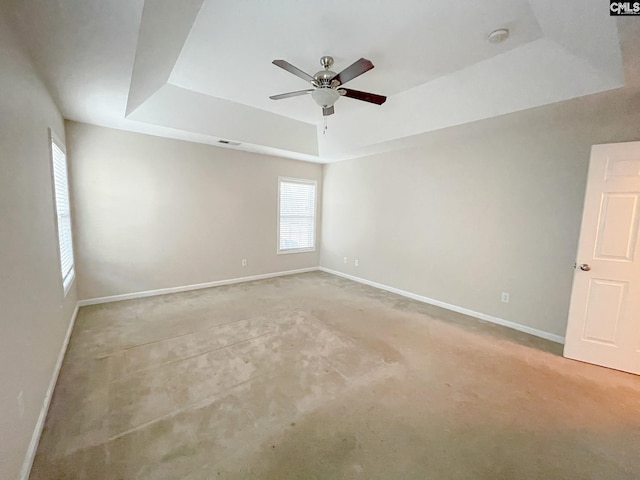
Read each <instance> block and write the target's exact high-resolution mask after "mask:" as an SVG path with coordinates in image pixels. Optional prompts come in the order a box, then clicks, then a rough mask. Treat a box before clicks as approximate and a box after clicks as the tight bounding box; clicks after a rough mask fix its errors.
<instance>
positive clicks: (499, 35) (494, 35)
mask: <svg viewBox="0 0 640 480" xmlns="http://www.w3.org/2000/svg"><path fill="white" fill-rule="evenodd" d="M507 38H509V30H507V29H506V28H499V29H498V30H494V31H493V32H491V33H490V34H489V36H488V37H487V40H489V43H502V42H504V41H505V40H506V39H507Z"/></svg>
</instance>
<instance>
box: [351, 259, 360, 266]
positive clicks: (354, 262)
mask: <svg viewBox="0 0 640 480" xmlns="http://www.w3.org/2000/svg"><path fill="white" fill-rule="evenodd" d="M353 265H354V266H355V267H357V266H358V265H360V262H358V259H357V258H356V259H355V260H354V261H353Z"/></svg>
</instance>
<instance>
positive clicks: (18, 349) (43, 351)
mask: <svg viewBox="0 0 640 480" xmlns="http://www.w3.org/2000/svg"><path fill="white" fill-rule="evenodd" d="M49 128H52V129H53V131H54V132H55V133H56V134H57V136H58V137H60V138H63V139H64V134H65V132H64V124H63V120H62V117H61V115H60V113H59V112H58V109H57V108H56V106H55V104H54V102H53V101H52V100H51V97H50V96H49V94H48V92H47V89H46V88H45V86H44V85H43V84H42V82H40V80H39V79H38V77H37V75H36V73H35V71H34V69H33V67H32V65H31V63H30V61H29V59H28V57H27V56H26V55H25V54H24V52H23V51H22V50H21V48H20V46H19V44H18V42H17V41H16V39H15V37H14V36H13V34H12V33H11V30H10V26H9V25H8V22H6V21H5V18H4V17H3V16H2V15H1V12H0V152H1V153H0V477H2V478H6V479H15V478H19V475H20V469H21V467H22V464H23V461H24V459H25V455H26V454H27V449H28V446H29V442H30V441H31V437H32V435H33V432H34V428H35V427H36V423H37V420H38V416H39V414H40V411H41V409H42V407H43V402H44V399H45V394H46V391H47V388H48V387H49V382H50V380H51V377H52V374H53V372H54V368H55V365H56V361H57V358H58V355H59V353H60V349H61V346H62V344H63V340H64V337H65V333H66V331H67V327H68V325H69V321H70V319H71V315H72V313H73V309H74V307H75V303H76V300H75V287H74V286H72V288H71V291H70V292H69V293H68V295H67V298H66V299H65V298H64V293H63V289H62V279H61V274H60V263H59V258H58V244H57V234H56V229H55V220H54V219H55V210H54V205H53V193H52V183H51V164H50V156H49V155H50V154H49V133H48V129H49ZM20 398H21V399H22V400H20Z"/></svg>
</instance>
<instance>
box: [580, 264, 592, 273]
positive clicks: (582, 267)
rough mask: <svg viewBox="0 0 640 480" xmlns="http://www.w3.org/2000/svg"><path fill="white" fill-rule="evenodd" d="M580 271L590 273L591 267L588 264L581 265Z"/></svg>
mask: <svg viewBox="0 0 640 480" xmlns="http://www.w3.org/2000/svg"><path fill="white" fill-rule="evenodd" d="M580 270H582V271H583V272H588V271H589V270H591V267H590V266H589V264H587V263H581V264H580Z"/></svg>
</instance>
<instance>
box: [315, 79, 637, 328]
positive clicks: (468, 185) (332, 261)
mask: <svg viewBox="0 0 640 480" xmlns="http://www.w3.org/2000/svg"><path fill="white" fill-rule="evenodd" d="M425 114H428V112H427V113H425ZM638 139H640V101H639V98H638V95H637V94H634V92H630V91H618V92H611V93H608V94H603V95H599V96H594V97H589V98H583V99H580V100H576V101H571V102H565V103H562V104H558V105H556V106H551V107H544V108H539V109H535V110H530V111H527V112H522V113H518V114H513V115H508V116H504V117H500V118H496V119H491V120H485V121H482V122H476V123H473V124H468V125H464V126H460V127H456V128H451V129H447V130H442V131H439V132H435V133H432V134H430V135H427V136H425V138H424V139H423V140H425V141H426V145H425V146H422V147H419V148H415V149H412V150H404V151H397V152H393V153H386V154H381V155H376V156H371V157H367V158H360V159H356V160H350V161H344V162H340V163H335V164H331V165H327V166H325V168H324V183H323V188H324V203H323V225H322V232H323V237H322V254H321V265H322V266H323V267H327V268H330V269H334V270H338V271H341V272H344V273H348V274H351V275H355V276H358V277H361V278H364V279H367V280H370V281H374V282H378V283H382V284H385V285H388V286H392V287H395V288H398V289H402V290H405V291H408V292H411V293H414V294H418V295H422V296H426V297H429V298H432V299H435V300H438V301H441V302H445V303H448V304H452V305H455V306H458V307H463V308H466V309H470V310H473V311H475V312H479V313H483V314H485V315H491V316H494V317H498V318H501V319H505V320H508V321H511V322H515V323H518V324H522V325H525V326H529V327H533V328H536V329H539V330H542V331H545V332H549V333H552V334H556V335H560V336H564V333H565V327H566V319H567V312H568V304H569V295H570V289H571V282H572V276H573V268H572V266H573V262H574V260H575V253H576V245H577V239H578V233H579V227H580V220H581V212H582V201H583V195H584V189H585V182H586V173H587V166H588V160H589V151H590V146H591V145H592V144H595V143H606V142H614V141H626V140H638ZM345 256H346V257H348V258H349V263H348V264H347V265H345V264H344V263H343V257H345ZM355 258H357V259H358V260H359V263H360V266H359V267H355V266H354V264H353V260H354V259H355ZM501 292H508V293H510V296H511V299H510V303H509V304H505V303H501V301H500V296H501Z"/></svg>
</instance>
